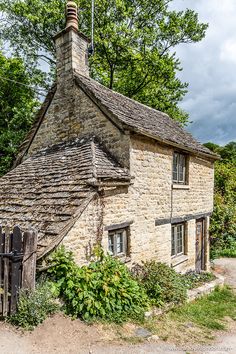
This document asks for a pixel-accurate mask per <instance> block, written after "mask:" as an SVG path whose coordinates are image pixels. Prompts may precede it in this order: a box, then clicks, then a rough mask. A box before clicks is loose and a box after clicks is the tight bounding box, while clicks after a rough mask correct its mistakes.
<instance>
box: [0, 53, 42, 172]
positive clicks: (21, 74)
mask: <svg viewBox="0 0 236 354" xmlns="http://www.w3.org/2000/svg"><path fill="white" fill-rule="evenodd" d="M6 79H7V80H6ZM9 79H10V80H16V81H18V82H20V83H21V84H23V85H19V84H17V83H15V82H12V81H9ZM30 84H31V80H30V77H29V75H28V74H27V73H26V69H25V67H24V65H23V62H22V60H21V59H18V58H10V59H9V58H6V57H5V56H4V55H3V54H2V53H1V52H0V176H1V175H3V174H4V173H5V172H7V170H9V168H10V167H11V165H12V161H13V159H14V157H15V154H16V151H17V148H18V146H19V145H20V144H21V143H22V141H23V139H24V137H25V134H26V132H27V131H28V130H29V128H30V127H31V124H32V120H33V117H34V113H35V110H36V107H37V104H38V102H37V101H36V99H35V93H34V92H33V90H32V89H30V88H28V87H26V86H24V85H30Z"/></svg>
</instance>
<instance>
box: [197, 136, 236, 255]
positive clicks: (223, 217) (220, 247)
mask: <svg viewBox="0 0 236 354" xmlns="http://www.w3.org/2000/svg"><path fill="white" fill-rule="evenodd" d="M204 145H205V146H207V147H208V148H210V149H211V150H212V151H214V152H217V153H218V154H219V155H220V156H221V160H220V161H217V162H216V163H215V197H214V201H215V206H214V212H213V215H212V218H211V227H210V233H211V242H212V251H213V255H221V254H223V253H225V250H226V249H235V250H236V178H235V176H236V142H230V143H228V144H227V145H225V146H219V145H216V144H213V143H206V144H204ZM222 252H223V253H222Z"/></svg>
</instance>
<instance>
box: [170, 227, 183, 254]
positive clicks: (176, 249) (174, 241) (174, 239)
mask: <svg viewBox="0 0 236 354" xmlns="http://www.w3.org/2000/svg"><path fill="white" fill-rule="evenodd" d="M184 233H185V227H184V223H182V224H175V225H172V228H171V256H179V255H181V254H184V243H185V242H184Z"/></svg>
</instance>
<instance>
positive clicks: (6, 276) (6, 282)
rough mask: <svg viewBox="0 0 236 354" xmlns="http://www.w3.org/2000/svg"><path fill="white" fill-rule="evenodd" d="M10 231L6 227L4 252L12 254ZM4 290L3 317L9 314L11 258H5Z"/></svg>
mask: <svg viewBox="0 0 236 354" xmlns="http://www.w3.org/2000/svg"><path fill="white" fill-rule="evenodd" d="M10 240H11V239H10V229H9V227H8V226H6V227H5V247H4V252H5V253H9V252H10ZM3 263H4V282H3V283H4V290H3V311H2V312H3V316H7V314H8V309H9V305H8V296H9V258H7V257H5V258H4V261H3Z"/></svg>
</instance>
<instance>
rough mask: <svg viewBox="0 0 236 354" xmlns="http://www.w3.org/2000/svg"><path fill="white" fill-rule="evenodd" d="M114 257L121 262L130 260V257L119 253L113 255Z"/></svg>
mask: <svg viewBox="0 0 236 354" xmlns="http://www.w3.org/2000/svg"><path fill="white" fill-rule="evenodd" d="M115 258H117V259H119V261H121V262H122V263H129V262H131V257H130V256H125V255H119V256H115Z"/></svg>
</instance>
